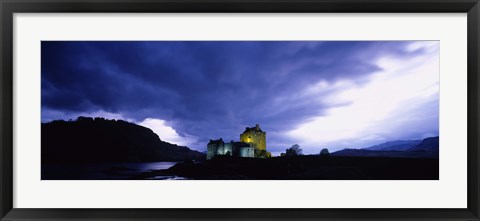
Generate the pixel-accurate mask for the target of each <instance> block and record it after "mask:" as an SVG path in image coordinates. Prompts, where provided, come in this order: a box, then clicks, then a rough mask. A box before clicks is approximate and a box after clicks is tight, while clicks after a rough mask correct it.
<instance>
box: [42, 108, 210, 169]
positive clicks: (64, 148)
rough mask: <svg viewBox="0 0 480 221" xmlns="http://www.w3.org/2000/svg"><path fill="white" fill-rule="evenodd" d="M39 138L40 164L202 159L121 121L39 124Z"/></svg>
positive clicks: (84, 120)
mask: <svg viewBox="0 0 480 221" xmlns="http://www.w3.org/2000/svg"><path fill="white" fill-rule="evenodd" d="M160 136H161V135H160ZM41 138H42V140H41V145H42V146H41V152H42V163H44V162H153V161H184V160H204V159H205V154H202V153H200V152H198V151H194V150H191V149H189V148H188V147H184V146H177V145H175V144H171V143H168V142H165V141H162V140H161V139H160V138H159V137H158V135H157V134H155V133H154V132H153V131H152V130H151V129H149V128H146V127H143V126H140V125H136V124H133V123H129V122H126V121H122V120H107V119H104V118H88V117H79V118H78V119H77V120H75V121H63V120H57V121H52V122H50V123H42V127H41Z"/></svg>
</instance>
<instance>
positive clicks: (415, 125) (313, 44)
mask: <svg viewBox="0 0 480 221" xmlns="http://www.w3.org/2000/svg"><path fill="white" fill-rule="evenodd" d="M41 70H42V73H41V74H42V82H41V84H42V95H41V96H42V122H49V121H51V120H56V119H65V120H68V119H75V118H77V117H78V116H94V117H97V116H99V117H106V118H115V119H123V120H127V121H130V122H134V123H137V124H141V125H144V126H147V127H149V128H151V129H152V130H153V131H154V132H156V133H157V134H158V135H159V137H160V138H161V139H162V140H165V141H168V142H171V143H177V144H179V145H186V146H188V147H190V148H192V149H197V150H201V151H203V150H205V149H206V143H207V142H208V140H209V139H218V138H220V137H221V138H223V139H224V140H239V134H240V133H241V132H243V130H244V129H245V127H251V126H254V125H255V124H257V123H258V124H260V127H261V128H262V129H263V130H265V131H267V149H268V150H269V151H271V152H273V154H274V155H278V154H279V153H280V152H282V151H285V149H286V148H288V147H290V146H291V145H293V144H299V145H300V146H301V147H302V149H303V152H304V153H307V154H308V153H318V152H319V151H320V149H322V148H329V149H330V151H335V150H338V149H343V148H361V147H366V146H369V145H374V144H378V143H382V142H386V141H391V140H405V139H422V138H425V137H429V136H437V135H438V131H439V126H438V125H439V122H438V114H439V113H438V112H439V110H438V102H439V42H438V41H198V42H196V41H188V42H185V41H177V42H175V41H172V42H170V41H146V42H140V41H138V42H135V41H132V42H118V41H113V42H107V41H105V42H95V41H82V42H80V41H64V42H55V41H44V42H42V67H41Z"/></svg>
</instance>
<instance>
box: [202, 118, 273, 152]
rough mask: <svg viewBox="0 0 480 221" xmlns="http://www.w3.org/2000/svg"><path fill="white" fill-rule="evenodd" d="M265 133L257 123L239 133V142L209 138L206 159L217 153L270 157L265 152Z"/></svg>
mask: <svg viewBox="0 0 480 221" xmlns="http://www.w3.org/2000/svg"><path fill="white" fill-rule="evenodd" d="M266 137H267V133H266V132H265V131H262V130H261V129H260V126H259V125H258V124H257V125H256V126H255V127H247V128H246V129H245V131H244V132H243V133H242V134H240V142H234V141H231V142H230V143H225V142H223V140H222V138H220V139H219V140H210V142H208V144H207V160H210V159H212V158H213V157H215V156H217V155H226V156H237V157H261V158H265V157H271V154H270V152H267V142H266Z"/></svg>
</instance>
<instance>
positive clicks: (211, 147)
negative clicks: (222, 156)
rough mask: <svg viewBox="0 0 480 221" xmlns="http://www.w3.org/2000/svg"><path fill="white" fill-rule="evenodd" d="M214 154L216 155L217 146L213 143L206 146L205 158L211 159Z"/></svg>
mask: <svg viewBox="0 0 480 221" xmlns="http://www.w3.org/2000/svg"><path fill="white" fill-rule="evenodd" d="M215 155H217V147H216V146H215V145H208V146H207V160H210V159H212V158H213V157H214V156H215Z"/></svg>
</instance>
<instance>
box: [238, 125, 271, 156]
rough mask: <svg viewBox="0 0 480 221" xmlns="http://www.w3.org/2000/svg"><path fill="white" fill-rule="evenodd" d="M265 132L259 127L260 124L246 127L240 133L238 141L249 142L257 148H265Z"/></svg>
mask: <svg viewBox="0 0 480 221" xmlns="http://www.w3.org/2000/svg"><path fill="white" fill-rule="evenodd" d="M266 137H267V133H266V132H265V131H262V129H260V125H258V124H257V125H255V127H247V128H246V129H245V131H244V132H243V133H242V134H240V141H241V142H245V143H251V144H253V146H254V147H255V148H256V149H257V150H265V151H266V150H267V142H266Z"/></svg>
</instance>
